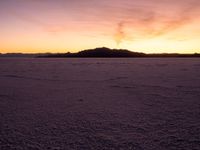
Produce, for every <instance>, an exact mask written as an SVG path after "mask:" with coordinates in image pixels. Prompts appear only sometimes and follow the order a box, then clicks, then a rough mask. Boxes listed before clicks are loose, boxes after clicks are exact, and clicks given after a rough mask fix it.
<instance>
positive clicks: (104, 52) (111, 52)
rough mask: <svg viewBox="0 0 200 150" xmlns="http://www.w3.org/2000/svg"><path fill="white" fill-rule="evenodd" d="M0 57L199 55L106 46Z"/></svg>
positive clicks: (195, 55)
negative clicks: (140, 50) (73, 50)
mask: <svg viewBox="0 0 200 150" xmlns="http://www.w3.org/2000/svg"><path fill="white" fill-rule="evenodd" d="M0 57H28V58H30V57H32V58H34V57H39V58H98V57H99V58H101V57H102V58H121V57H125V58H126V57H127V58H128V57H145V58H148V57H200V54H198V53H195V54H177V53H174V54H171V53H163V54H145V53H140V52H132V51H129V50H125V49H109V48H106V47H100V48H95V49H88V50H83V51H80V52H77V53H70V52H68V53H57V54H52V53H43V54H21V53H9V54H0Z"/></svg>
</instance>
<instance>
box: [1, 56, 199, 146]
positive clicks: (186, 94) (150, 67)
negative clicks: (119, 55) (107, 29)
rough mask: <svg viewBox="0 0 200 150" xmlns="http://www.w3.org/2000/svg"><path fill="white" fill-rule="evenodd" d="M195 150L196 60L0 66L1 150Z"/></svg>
mask: <svg viewBox="0 0 200 150" xmlns="http://www.w3.org/2000/svg"><path fill="white" fill-rule="evenodd" d="M65 149H66V150H71V149H72V150H90V149H92V150H110V149H114V150H115V149H116V150H123V149H124V150H129V149H130V150H199V149H200V60H199V59H194V58H193V59H181V58H179V59H178V58H173V59H171V58H170V59H168V58H166V59H165V58H163V59H8V58H5V59H4V58H2V59H0V150H65Z"/></svg>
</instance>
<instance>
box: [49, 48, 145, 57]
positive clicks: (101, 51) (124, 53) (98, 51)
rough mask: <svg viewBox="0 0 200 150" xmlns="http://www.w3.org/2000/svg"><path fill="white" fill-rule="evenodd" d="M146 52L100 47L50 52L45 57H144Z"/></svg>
mask: <svg viewBox="0 0 200 150" xmlns="http://www.w3.org/2000/svg"><path fill="white" fill-rule="evenodd" d="M145 55H146V54H144V53H138V52H131V51H128V50H124V49H109V48H106V47H100V48H95V49H88V50H83V51H80V52H78V53H65V54H52V55H48V56H46V57H88V58H90V57H105V58H106V57H145Z"/></svg>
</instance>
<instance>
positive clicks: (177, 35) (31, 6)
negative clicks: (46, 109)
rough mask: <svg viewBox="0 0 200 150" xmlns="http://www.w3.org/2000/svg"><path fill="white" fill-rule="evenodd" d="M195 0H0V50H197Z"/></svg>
mask: <svg viewBox="0 0 200 150" xmlns="http://www.w3.org/2000/svg"><path fill="white" fill-rule="evenodd" d="M199 7H200V1H199V0H176V1H174V0H134V1H133V0H123V1H122V0H101V1H99V0H73V1H72V0H1V1H0V20H1V24H0V33H1V34H0V52H1V53H8V52H23V53H38V52H40V53H43V52H53V53H55V52H67V51H70V52H75V51H79V50H82V49H88V48H95V47H102V46H106V47H110V48H124V49H129V50H133V51H140V52H146V53H163V52H167V53H177V52H178V53H194V52H198V53H200V28H199V26H200V8H199Z"/></svg>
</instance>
